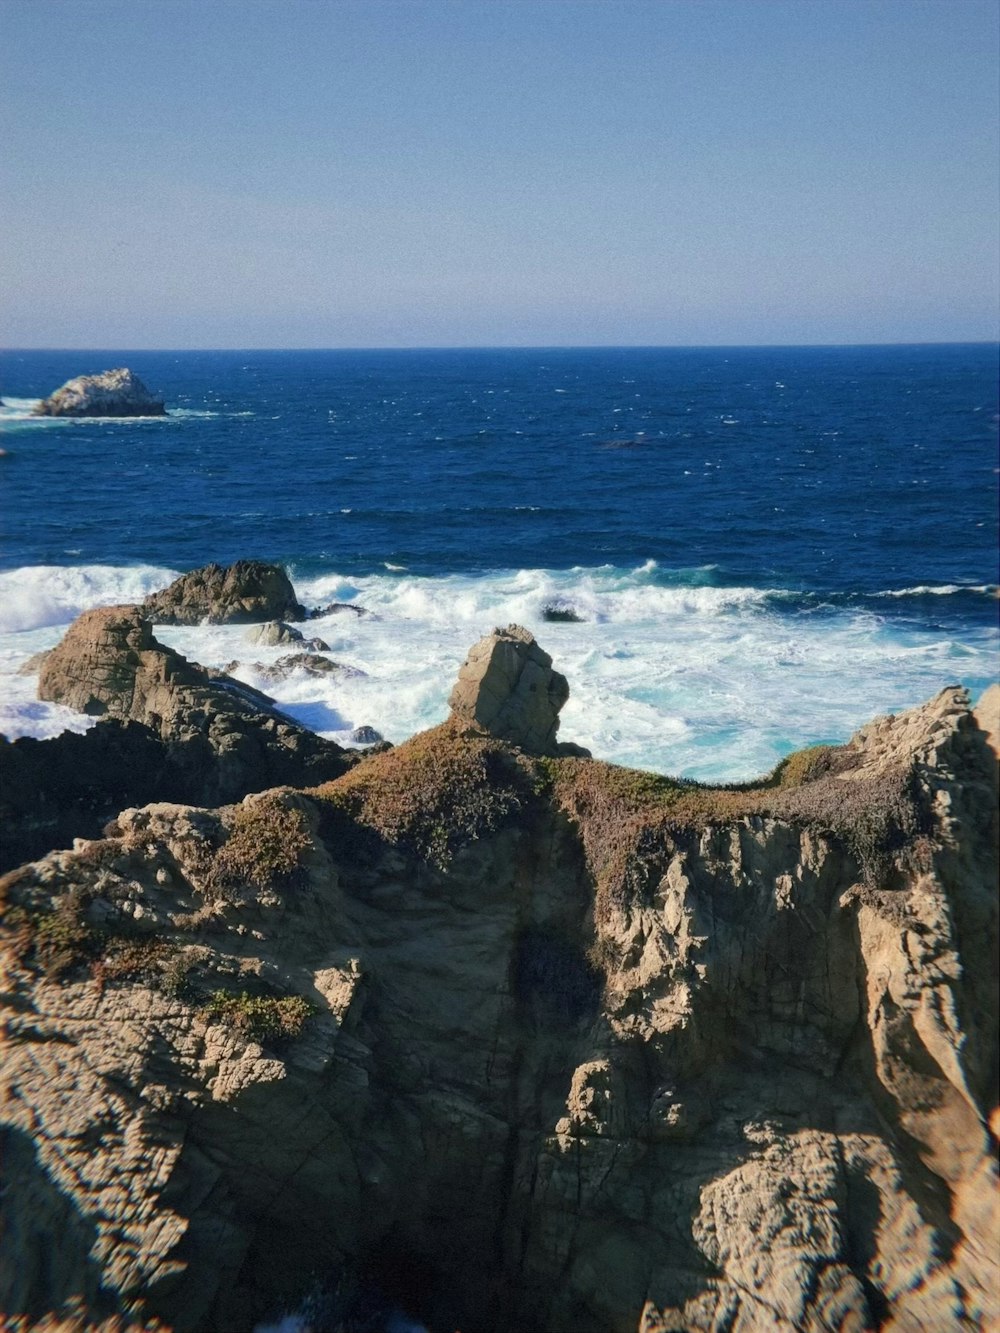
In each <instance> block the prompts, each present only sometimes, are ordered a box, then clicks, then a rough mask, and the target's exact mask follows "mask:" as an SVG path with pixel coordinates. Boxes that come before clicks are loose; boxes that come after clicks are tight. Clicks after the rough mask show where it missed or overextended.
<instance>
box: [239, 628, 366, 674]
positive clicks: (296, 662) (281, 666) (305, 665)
mask: <svg viewBox="0 0 1000 1333" xmlns="http://www.w3.org/2000/svg"><path fill="white" fill-rule="evenodd" d="M311 642H312V643H314V644H323V640H322V639H314V640H312V641H311ZM309 643H310V641H309V640H306V644H305V645H304V646H309ZM323 646H324V647H325V646H326V645H325V644H323ZM253 669H254V671H256V672H257V674H258V676H260V678H261V680H262V681H264V683H265V684H266V685H270V684H272V683H274V684H277V683H278V681H281V680H287V679H288V677H289V676H292V675H294V674H295V672H296V671H303V672H305V674H306V675H307V676H325V677H333V678H335V679H338V680H356V679H357V678H358V677H359V676H363V675H364V674H365V673H364V672H363V671H362V670H361V669H360V667H352V666H347V665H346V664H345V663H343V662H335V661H334V660H333V658H331V657H323V656H322V654H321V653H320V652H308V653H288V654H287V655H286V656H285V657H279V658H278V660H277V661H276V662H272V663H271V664H270V665H267V664H265V663H263V662H256V663H255V664H254V668H253Z"/></svg>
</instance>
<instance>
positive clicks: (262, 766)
mask: <svg viewBox="0 0 1000 1333" xmlns="http://www.w3.org/2000/svg"><path fill="white" fill-rule="evenodd" d="M39 697H40V698H45V700H52V701H53V702H59V704H65V705H68V706H69V708H75V709H76V710H77V712H81V713H87V714H89V716H92V717H101V718H115V720H117V721H123V722H140V724H141V725H143V726H145V728H148V729H149V732H152V734H153V736H155V737H157V738H159V740H160V741H163V742H164V744H165V745H167V748H168V754H169V758H171V762H172V765H173V766H175V768H176V769H179V770H183V772H187V773H188V774H189V776H191V780H192V782H196V784H197V788H199V789H200V793H201V800H204V801H212V802H216V801H225V800H233V798H235V796H236V794H237V793H239V794H244V793H245V792H247V790H260V789H261V788H263V786H273V785H276V784H279V782H291V781H296V782H300V784H303V782H309V781H321V780H323V778H324V777H333V776H336V774H339V773H341V772H343V770H344V762H345V760H344V752H343V750H341V749H340V746H337V745H335V744H333V742H332V741H325V740H323V738H321V737H319V736H316V734H315V733H313V732H309V730H307V729H305V728H304V726H300V725H299V724H297V722H295V721H292V718H289V717H285V716H284V714H283V713H280V712H277V710H276V709H275V708H273V706H272V701H271V700H269V698H268V696H267V694H261V693H260V692H259V690H255V689H252V688H251V686H249V685H244V684H241V682H240V681H235V680H232V678H231V677H228V676H225V674H223V673H221V672H209V670H205V669H204V668H201V667H197V665H196V664H195V663H189V661H188V660H187V659H185V657H181V655H180V653H177V652H175V651H173V649H171V648H165V647H164V645H163V644H159V643H157V641H156V639H153V633H152V628H151V625H149V621H148V620H147V619H145V616H144V613H143V611H141V609H140V608H139V607H104V608H100V609H97V611H88V612H84V615H83V616H80V617H79V619H77V620H75V621H73V624H72V625H71V627H69V629H68V631H67V633H65V637H64V639H63V641H61V643H60V644H59V647H56V648H53V649H52V652H51V653H49V655H48V656H47V657H45V660H44V663H43V664H41V672H40V676H39Z"/></svg>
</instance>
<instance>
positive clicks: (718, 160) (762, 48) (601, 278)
mask: <svg viewBox="0 0 1000 1333" xmlns="http://www.w3.org/2000/svg"><path fill="white" fill-rule="evenodd" d="M0 49H2V51H3V67H4V72H3V77H2V79H0V143H2V150H0V238H2V239H0V343H2V344H3V345H5V346H7V347H81V348H84V347H86V348H130V349H132V348H134V349H138V348H213V347H221V348H265V347H420V346H439V347H440V346H478V345H482V346H517V345H526V346H555V345H570V346H584V345H629V344H639V345H720V344H721V345H734V344H751V343H757V344H770V343H793V344H794V343H867V342H939V341H940V342H947V341H978V340H993V339H996V338H997V337H998V324H1000V317H998V311H1000V278H998V268H1000V260H998V253H1000V222H998V213H1000V203H998V200H1000V125H998V119H1000V55H998V50H1000V3H998V0H212V2H211V3H207V2H206V0H0Z"/></svg>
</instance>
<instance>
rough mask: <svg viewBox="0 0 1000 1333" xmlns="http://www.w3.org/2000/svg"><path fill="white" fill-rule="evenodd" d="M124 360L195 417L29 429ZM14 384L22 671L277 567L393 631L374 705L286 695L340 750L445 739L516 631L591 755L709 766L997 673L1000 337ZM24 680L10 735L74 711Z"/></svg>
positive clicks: (2, 650) (152, 355)
mask: <svg viewBox="0 0 1000 1333" xmlns="http://www.w3.org/2000/svg"><path fill="white" fill-rule="evenodd" d="M116 365H128V366H129V367H131V368H132V369H133V370H134V371H135V372H136V373H137V374H138V375H140V377H141V378H142V379H143V380H144V381H145V382H146V384H147V385H148V386H149V387H150V388H152V389H156V390H159V391H161V392H162V393H163V394H164V395H165V398H166V401H167V406H168V411H169V415H168V417H167V418H166V419H160V420H157V419H147V420H129V421H106V420H102V421H72V422H70V421H52V420H47V419H37V418H36V419H32V418H31V417H30V407H31V405H32V402H33V400H35V399H37V398H39V397H41V396H44V395H45V394H47V393H50V392H51V391H52V390H53V389H55V388H56V387H58V386H59V385H60V384H61V383H62V382H63V381H64V380H66V379H68V378H70V377H71V376H73V375H77V374H81V373H87V372H94V371H99V370H102V369H107V368H110V367H112V366H116ZM0 395H2V397H3V399H4V402H5V403H6V404H7V406H6V407H4V408H2V409H0V430H2V431H3V435H4V439H3V441H2V444H3V448H4V449H5V451H6V454H5V456H4V457H3V458H2V459H0V469H2V470H0V476H2V478H3V490H4V496H5V499H4V518H5V522H4V540H3V545H2V547H0V570H2V571H3V572H2V573H0V596H2V598H3V605H2V606H0V631H3V632H4V633H5V635H6V637H2V636H0V670H3V668H4V665H5V664H6V666H7V668H8V669H9V671H13V670H14V669H15V667H16V664H17V663H18V661H20V660H23V657H24V656H26V655H27V652H28V649H29V648H30V649H31V650H32V651H33V650H34V648H35V647H36V646H38V645H40V644H42V642H43V640H44V641H46V642H47V641H54V640H55V639H57V638H58V635H59V633H61V632H62V627H63V626H64V625H65V623H66V622H67V621H68V620H69V619H71V618H72V615H74V614H76V613H77V611H78V610H80V609H82V608H83V606H85V605H89V604H97V603H100V602H106V601H108V600H120V599H123V598H126V599H127V598H129V597H135V596H139V595H141V594H142V593H143V592H144V591H145V590H147V589H148V588H149V587H152V586H156V585H157V584H158V583H160V582H164V581H165V580H166V579H167V578H168V577H170V576H171V575H172V573H174V572H176V571H179V570H183V569H188V568H192V567H194V566H196V565H200V564H203V563H206V562H207V561H209V560H216V561H220V562H228V561H231V560H234V559H237V558H240V557H247V556H253V557H258V558H261V559H269V560H277V561H280V562H282V563H284V564H286V565H287V566H288V568H289V570H290V572H291V574H292V576H293V579H294V580H295V582H296V586H297V587H298V588H299V589H300V595H306V596H307V599H308V596H309V595H311V596H313V597H314V598H315V600H317V601H319V600H322V599H324V598H325V599H326V600H330V599H331V597H336V598H339V599H340V600H356V601H358V603H359V604H361V605H364V606H366V607H367V609H369V610H370V611H372V612H374V613H375V615H373V616H370V617H368V618H366V620H367V621H368V622H369V623H368V625H367V627H366V628H365V629H364V630H362V628H361V626H362V625H363V624H364V623H365V622H362V621H361V620H359V619H358V618H355V617H351V618H350V619H351V620H352V622H355V623H354V624H352V625H351V626H350V627H349V629H348V627H346V626H343V625H342V623H339V622H338V625H337V633H336V635H335V637H336V638H337V643H336V644H332V647H333V648H334V650H335V655H336V656H338V657H343V656H344V655H345V654H347V655H349V656H351V655H352V656H353V661H354V662H355V664H359V665H363V669H366V670H367V672H368V674H367V676H366V677H365V680H366V681H367V682H368V684H367V685H366V686H364V687H361V686H359V687H358V688H359V690H361V694H360V695H359V696H358V697H356V698H355V697H351V696H350V693H349V692H348V693H347V694H346V695H345V694H344V692H343V690H342V691H341V693H340V694H339V695H338V696H337V698H336V699H334V698H329V697H323V698H319V697H315V690H316V688H317V687H316V686H315V684H311V685H309V686H305V685H304V684H302V683H301V682H300V683H299V685H300V686H301V688H299V687H294V688H293V687H289V690H288V692H287V693H288V696H289V697H287V698H283V699H282V702H283V703H284V704H286V705H287V706H289V707H290V708H291V709H292V710H293V711H294V709H296V708H298V709H299V715H300V716H302V718H303V720H305V721H307V722H309V723H310V725H315V726H317V727H318V729H320V730H324V731H327V732H329V733H330V734H339V733H341V732H342V731H343V730H344V729H345V728H346V727H347V726H348V725H350V724H355V723H357V722H367V723H370V724H373V725H375V726H376V727H378V729H379V730H381V731H383V732H384V733H385V734H386V735H389V736H390V738H391V739H402V736H403V734H406V733H407V732H408V731H409V730H412V729H414V728H415V727H416V726H418V725H429V724H430V723H431V722H432V721H435V720H438V719H439V717H440V716H443V715H444V711H446V707H445V703H446V696H447V687H448V684H449V683H450V675H449V674H448V673H449V672H450V671H451V670H452V668H453V666H456V665H457V663H458V662H460V661H461V658H462V656H463V655H464V652H465V650H466V649H467V648H468V646H469V644H470V643H471V642H472V639H474V638H475V637H478V634H480V633H483V632H486V631H487V630H488V629H490V628H491V627H492V625H493V624H494V623H498V622H499V621H501V620H503V619H507V618H513V619H520V620H522V621H524V622H525V623H528V624H529V625H530V627H531V628H532V629H534V630H535V631H536V633H537V634H538V636H539V639H540V640H541V642H542V643H543V645H544V646H545V647H546V648H547V649H548V651H550V652H551V653H552V654H553V656H554V657H555V658H556V659H557V664H558V665H559V666H560V667H561V668H562V669H563V670H565V671H566V672H567V675H569V677H570V685H571V690H572V691H573V693H572V695H571V701H570V704H569V705H568V706H567V711H566V713H565V714H564V719H565V720H564V726H563V734H564V735H566V736H567V737H568V738H569V737H572V738H573V739H580V740H582V741H583V743H585V744H590V745H591V747H592V748H593V749H594V750H595V753H601V754H602V755H604V756H605V757H608V758H615V759H621V760H622V761H625V762H638V763H645V764H647V765H649V766H651V767H658V768H662V769H666V770H669V771H673V772H679V771H685V772H687V773H688V774H689V775H691V776H698V777H742V776H750V775H751V772H753V771H760V770H761V769H762V768H763V767H766V766H768V764H769V762H770V761H771V760H773V759H775V758H777V757H780V755H781V754H782V753H785V752H787V750H788V749H790V748H792V747H793V746H794V745H796V744H800V743H805V742H807V741H809V740H826V739H843V738H844V736H845V735H846V734H847V732H849V730H850V729H851V728H852V727H853V726H854V725H857V723H859V722H861V721H864V720H865V719H866V718H867V717H868V716H870V715H871V714H872V713H873V712H878V711H887V710H890V709H897V708H900V707H905V706H908V705H909V704H911V703H916V702H919V701H920V699H921V698H923V697H925V696H926V695H927V694H929V693H930V692H932V690H933V689H934V688H938V687H940V686H941V685H945V684H949V683H952V682H953V681H955V680H962V681H964V682H966V683H968V684H969V685H970V686H971V687H972V688H973V690H974V692H975V691H977V690H978V689H981V688H982V687H983V685H985V684H986V683H988V682H989V680H991V679H993V678H994V677H995V675H996V673H997V600H996V586H995V585H996V581H997V540H998V532H997V349H996V347H994V346H986V345H954V346H899V347H846V348H827V347H824V348H817V347H813V348H788V347H783V348H710V349H662V348H627V349H596V348H595V349H534V350H531V349H505V350H488V349H484V350H451V351H448V350H436V351H354V352H349V351H286V352H128V351H101V352H42V351H25V352H16V351H15V352H8V353H6V354H4V355H3V356H2V358H0ZM303 590H304V593H303ZM552 603H558V604H563V605H572V606H573V607H574V609H575V610H576V611H577V613H578V614H580V615H581V616H582V617H583V621H582V623H581V624H574V625H566V624H548V623H546V622H545V620H544V617H543V610H544V607H545V606H546V605H549V604H552ZM376 616H377V619H376ZM329 628H330V629H331V633H332V632H333V626H330V627H329ZM194 633H195V637H194V639H192V637H191V634H190V633H189V635H188V639H187V641H186V643H185V647H186V649H187V650H188V651H189V652H191V653H192V655H195V656H199V655H200V656H199V660H206V659H207V658H209V657H211V656H213V655H214V657H217V658H218V657H221V658H222V659H223V661H220V662H218V663H217V664H219V665H222V664H223V662H224V661H229V660H232V658H233V657H237V658H240V659H241V665H242V666H243V669H244V671H245V674H246V677H247V678H248V679H253V678H254V671H255V663H254V662H253V661H250V660H249V659H248V660H247V661H246V663H245V664H243V663H242V658H247V657H248V654H247V652H246V650H245V649H244V650H243V652H242V653H240V652H239V650H238V645H237V643H236V642H235V640H232V639H231V638H228V639H227V638H226V637H225V636H220V635H219V634H218V633H217V632H210V631H208V630H207V629H206V630H205V631H200V632H194ZM199 634H200V637H198V635H199ZM470 636H471V637H470ZM161 637H164V638H169V637H170V636H169V635H168V634H167V633H166V631H164V632H163V633H162V635H161ZM184 637H185V636H184V634H183V633H180V634H179V637H178V644H180V641H181V640H183V639H184ZM327 637H328V636H327ZM213 664H216V663H213ZM574 673H575V678H574ZM5 679H6V680H7V684H8V691H7V693H8V696H9V698H10V699H11V700H12V702H11V703H10V706H9V708H8V712H7V713H6V714H5V715H4V716H3V718H2V719H0V721H2V722H3V725H4V726H5V728H6V729H7V730H8V732H9V733H10V732H14V733H17V732H19V731H23V730H29V731H30V730H34V731H35V732H36V734H46V733H47V731H50V730H51V729H53V727H55V726H56V725H57V723H58V724H60V725H61V723H62V721H64V720H65V719H63V718H54V715H52V714H50V713H48V712H46V710H45V709H44V708H43V707H42V706H40V705H38V704H37V703H32V702H31V701H29V700H27V699H26V698H25V697H23V690H22V689H21V687H15V686H13V685H11V684H10V680H9V679H8V678H6V677H5ZM297 688H298V689H299V694H301V695H302V697H295V694H296V689H297ZM365 691H367V693H365ZM306 695H308V696H309V697H305V696H306ZM359 709H361V710H363V714H364V715H363V716H360V715H359V712H358V710H359ZM571 724H572V725H571Z"/></svg>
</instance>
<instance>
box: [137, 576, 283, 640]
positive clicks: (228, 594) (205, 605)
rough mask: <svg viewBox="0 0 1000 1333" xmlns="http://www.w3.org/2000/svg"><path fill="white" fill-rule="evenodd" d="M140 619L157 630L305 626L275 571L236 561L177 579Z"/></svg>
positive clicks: (154, 597)
mask: <svg viewBox="0 0 1000 1333" xmlns="http://www.w3.org/2000/svg"><path fill="white" fill-rule="evenodd" d="M142 610H143V614H144V615H145V616H146V617H147V618H148V619H150V620H152V621H153V622H154V623H156V624H158V625H200V624H202V623H203V622H205V621H207V622H208V623H209V624H212V625H230V624H238V625H246V624H255V623H258V622H263V621H272V620H277V621H285V620H304V619H305V617H306V611H305V607H303V606H302V605H301V603H300V602H299V601H298V599H297V598H296V596H295V590H294V588H293V587H292V584H291V580H290V579H289V577H288V575H287V574H286V573H285V571H284V570H283V569H282V568H281V566H280V565H269V564H265V563H264V562H263V561H260V560H237V561H236V563H235V564H233V565H205V566H204V567H203V568H201V569H193V570H191V571H190V573H188V574H182V575H181V577H180V578H179V579H175V580H174V582H173V583H171V584H170V586H169V587H168V588H164V589H163V590H162V591H161V592H155V593H151V594H150V596H149V597H147V598H146V599H145V601H144V602H143V604H142Z"/></svg>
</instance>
